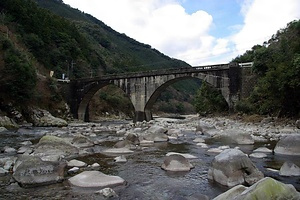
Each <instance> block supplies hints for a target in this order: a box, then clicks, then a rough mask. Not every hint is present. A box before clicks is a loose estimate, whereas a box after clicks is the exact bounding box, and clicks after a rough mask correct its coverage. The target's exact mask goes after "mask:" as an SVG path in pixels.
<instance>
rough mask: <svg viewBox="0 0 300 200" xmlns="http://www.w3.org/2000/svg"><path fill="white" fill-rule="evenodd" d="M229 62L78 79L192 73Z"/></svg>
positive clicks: (225, 65) (215, 67)
mask: <svg viewBox="0 0 300 200" xmlns="http://www.w3.org/2000/svg"><path fill="white" fill-rule="evenodd" d="M228 68H229V64H218V65H206V66H194V67H183V68H169V69H161V70H149V71H141V72H129V73H120V74H109V75H103V76H98V77H93V78H82V79H77V80H76V81H93V80H99V79H101V80H110V79H122V78H129V77H146V76H155V75H168V74H179V73H190V72H202V71H207V70H212V71H213V70H224V69H228Z"/></svg>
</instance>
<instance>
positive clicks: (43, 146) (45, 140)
mask: <svg viewBox="0 0 300 200" xmlns="http://www.w3.org/2000/svg"><path fill="white" fill-rule="evenodd" d="M78 154H79V150H78V148H76V147H74V146H72V145H71V143H69V142H68V141H66V140H64V139H62V138H59V137H56V136H50V135H46V136H43V137H42V138H41V139H40V141H39V143H38V144H37V145H36V149H35V150H34V152H33V155H35V156H39V157H41V158H42V159H43V160H48V161H58V160H59V159H61V158H63V157H64V158H69V157H73V156H75V155H78Z"/></svg>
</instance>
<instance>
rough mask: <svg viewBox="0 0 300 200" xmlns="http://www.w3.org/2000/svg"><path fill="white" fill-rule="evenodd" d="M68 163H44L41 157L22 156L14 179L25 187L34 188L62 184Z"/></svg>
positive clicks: (16, 165) (16, 166) (17, 164)
mask: <svg viewBox="0 0 300 200" xmlns="http://www.w3.org/2000/svg"><path fill="white" fill-rule="evenodd" d="M65 166H66V163H62V162H50V161H42V160H41V159H40V158H39V157H34V156H20V157H19V158H18V160H17V161H16V164H15V167H14V173H13V178H14V179H15V180H16V181H17V182H18V183H19V184H20V185H21V186H23V187H34V186H40V185H48V184H53V183H57V182H61V181H63V179H64V168H65Z"/></svg>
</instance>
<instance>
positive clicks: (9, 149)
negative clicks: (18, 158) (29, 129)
mask: <svg viewBox="0 0 300 200" xmlns="http://www.w3.org/2000/svg"><path fill="white" fill-rule="evenodd" d="M16 152H17V150H16V149H15V148H12V147H8V146H6V147H4V153H16Z"/></svg>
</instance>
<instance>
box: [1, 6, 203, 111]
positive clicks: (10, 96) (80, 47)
mask: <svg viewBox="0 0 300 200" xmlns="http://www.w3.org/2000/svg"><path fill="white" fill-rule="evenodd" d="M0 13H1V18H0V19H1V24H0V42H1V44H0V45H1V48H0V64H1V67H0V78H1V80H0V91H1V99H0V100H1V102H6V103H12V104H14V105H17V106H18V105H20V106H21V107H23V106H24V105H38V106H41V107H45V108H47V109H49V110H50V111H51V110H57V106H60V107H63V106H64V105H63V101H62V95H61V93H60V91H59V87H58V86H57V85H56V83H55V82H53V80H52V79H50V77H49V72H50V71H54V77H57V78H60V77H62V74H65V77H67V76H69V78H71V79H73V78H82V77H91V76H98V75H101V74H112V73H122V72H133V71H143V70H152V69H161V68H177V67H189V65H188V64H187V63H185V62H184V61H181V60H178V59H174V58H170V57H168V56H166V55H164V54H162V53H160V52H159V51H157V50H156V49H153V48H151V46H150V45H148V44H143V43H140V42H138V41H136V40H134V39H132V38H130V37H128V36H126V35H125V34H121V33H118V32H116V31H114V30H113V29H112V28H110V27H109V26H107V25H105V24H104V23H103V22H101V21H100V20H98V19H96V18H94V17H93V16H91V15H89V14H86V13H83V12H81V11H79V10H77V9H74V8H71V7H70V6H69V5H66V4H64V3H63V2H62V1H60V0H1V2H0ZM196 88H198V84H197V83H195V82H189V81H187V82H185V83H183V84H177V86H176V88H174V87H171V88H170V89H168V90H167V94H168V95H167V96H170V97H168V100H167V102H166V104H168V102H169V101H170V99H175V102H176V103H175V104H174V105H175V106H174V107H177V108H178V109H173V111H174V112H176V111H178V110H181V111H182V110H184V108H182V105H184V106H185V105H186V103H183V104H182V103H180V102H181V101H182V100H184V101H185V102H191V99H192V94H194V93H195V90H196ZM2 94H3V95H2ZM117 94H118V93H114V95H117ZM95 96H96V98H98V97H99V94H97V95H95ZM163 96H166V95H163ZM117 99H120V100H122V99H123V97H121V96H120V97H117ZM176 99H177V100H176ZM97 101H98V100H97V99H96V100H95V102H97ZM160 102H164V100H163V98H161V100H160ZM6 103H4V104H6ZM187 104H189V105H188V107H191V105H190V103H187ZM176 105H177V106H176ZM168 106H169V105H168ZM0 107H1V106H0ZM114 107H115V106H114V105H112V106H111V108H114ZM159 107H160V108H162V107H163V106H159V105H157V106H156V108H158V109H160V108H159ZM169 107H170V106H169ZM166 110H170V111H171V110H172V109H170V108H168V109H166ZM189 110H192V109H189Z"/></svg>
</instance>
